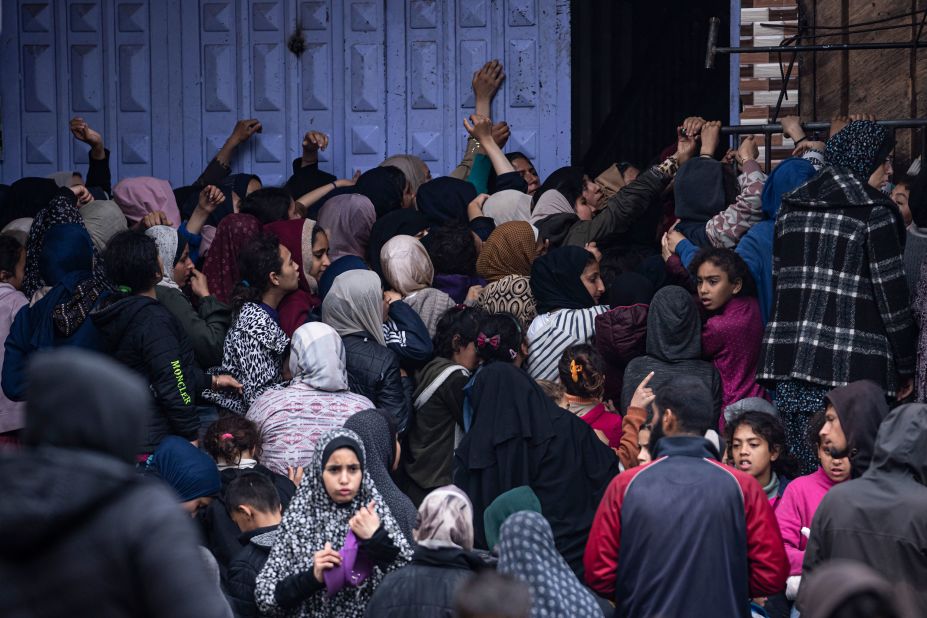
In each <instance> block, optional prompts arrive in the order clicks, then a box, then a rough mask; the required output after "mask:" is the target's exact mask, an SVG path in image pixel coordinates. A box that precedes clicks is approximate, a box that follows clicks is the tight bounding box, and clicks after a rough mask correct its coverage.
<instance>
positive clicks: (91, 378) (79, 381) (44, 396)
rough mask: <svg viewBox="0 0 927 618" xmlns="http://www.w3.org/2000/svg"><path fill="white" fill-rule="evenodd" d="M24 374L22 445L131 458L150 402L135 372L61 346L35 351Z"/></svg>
mask: <svg viewBox="0 0 927 618" xmlns="http://www.w3.org/2000/svg"><path fill="white" fill-rule="evenodd" d="M28 376H29V377H28V380H29V384H28V387H27V392H28V396H27V398H26V400H27V402H28V403H27V404H26V428H25V429H24V430H23V443H24V444H26V445H28V446H39V445H50V446H57V447H62V448H75V449H87V450H92V451H97V452H100V453H106V454H108V455H113V456H114V457H118V458H119V459H121V460H123V461H125V462H127V463H132V462H133V461H134V459H135V454H136V452H137V451H138V445H139V444H141V443H142V442H143V438H144V436H145V427H146V424H147V421H148V417H149V416H150V414H151V409H150V406H149V402H151V401H152V399H151V395H150V394H149V392H148V385H147V384H146V383H145V382H143V381H142V380H141V379H140V378H139V377H138V376H137V375H136V374H135V373H133V372H132V371H130V370H129V369H127V368H126V367H125V366H124V365H122V364H121V363H117V362H115V361H114V360H112V359H110V358H109V357H106V356H103V355H101V354H97V353H95V352H90V351H87V350H82V349H79V348H74V347H63V348H58V349H56V350H54V351H51V352H40V353H38V354H36V356H35V359H34V360H32V361H30V363H29V369H28Z"/></svg>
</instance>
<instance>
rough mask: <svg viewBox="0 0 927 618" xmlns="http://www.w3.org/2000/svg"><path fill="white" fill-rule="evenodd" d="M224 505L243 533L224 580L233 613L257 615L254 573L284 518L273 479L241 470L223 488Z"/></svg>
mask: <svg viewBox="0 0 927 618" xmlns="http://www.w3.org/2000/svg"><path fill="white" fill-rule="evenodd" d="M225 506H226V508H228V511H229V517H231V518H232V521H234V522H235V523H236V524H238V527H239V529H241V532H242V535H241V537H239V540H240V541H241V542H242V544H243V545H244V547H243V548H242V549H241V551H240V552H238V554H237V555H236V556H235V557H234V558H233V559H232V561H231V562H230V563H229V569H228V574H227V578H228V581H227V583H226V588H227V590H228V595H229V601H230V602H231V604H232V609H233V610H234V611H235V615H236V616H241V617H245V616H260V615H261V614H260V612H259V611H258V608H257V603H256V602H255V600H254V586H255V582H256V581H257V575H258V573H260V572H261V569H262V568H264V563H265V562H267V556H268V555H270V548H271V547H273V545H274V541H275V540H276V539H277V528H278V527H279V526H280V521H281V520H282V518H283V515H282V507H281V505H280V496H279V494H278V493H277V489H276V488H275V487H274V483H273V481H271V480H270V479H269V478H268V477H267V476H265V475H263V474H261V473H260V472H244V473H242V474H241V475H240V476H239V477H238V478H236V479H235V480H233V481H232V482H231V483H229V485H228V487H227V488H226V490H225Z"/></svg>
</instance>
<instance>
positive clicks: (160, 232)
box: [123, 219, 180, 290]
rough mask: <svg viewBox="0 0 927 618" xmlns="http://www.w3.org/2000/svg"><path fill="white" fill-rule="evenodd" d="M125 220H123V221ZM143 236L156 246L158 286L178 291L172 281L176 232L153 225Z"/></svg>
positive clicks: (165, 227)
mask: <svg viewBox="0 0 927 618" xmlns="http://www.w3.org/2000/svg"><path fill="white" fill-rule="evenodd" d="M123 220H125V219H123ZM145 236H148V237H149V238H152V239H154V241H155V244H156V245H158V255H159V256H161V268H162V269H163V270H162V272H161V281H159V282H158V285H163V286H165V287H169V288H174V289H175V290H179V289H180V286H179V285H177V283H176V282H175V281H174V258H175V257H176V256H177V244H178V243H179V239H178V238H177V230H175V229H174V228H172V227H171V226H169V225H153V226H151V227H150V228H148V229H147V230H145Z"/></svg>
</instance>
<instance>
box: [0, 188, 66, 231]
mask: <svg viewBox="0 0 927 618" xmlns="http://www.w3.org/2000/svg"><path fill="white" fill-rule="evenodd" d="M59 193H61V190H60V188H59V187H58V185H57V184H55V181H54V180H49V179H48V178H34V177H28V178H20V179H19V180H17V181H16V182H14V183H13V184H11V185H10V187H9V189H8V190H7V192H6V195H5V196H4V198H3V211H2V212H0V226H2V227H5V226H6V225H7V224H8V223H9V222H10V221H13V220H15V219H24V218H34V217H35V216H36V215H38V214H39V211H40V210H42V209H43V208H45V207H46V206H48V203H49V202H50V201H52V199H53V198H54V197H55V196H56V195H58V194H59Z"/></svg>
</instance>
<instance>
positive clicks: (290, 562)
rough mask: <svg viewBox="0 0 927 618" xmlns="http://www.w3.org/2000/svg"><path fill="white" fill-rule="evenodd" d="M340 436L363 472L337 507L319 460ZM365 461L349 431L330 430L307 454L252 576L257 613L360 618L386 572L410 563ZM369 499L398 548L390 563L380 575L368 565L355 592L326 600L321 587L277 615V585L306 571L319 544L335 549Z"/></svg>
mask: <svg viewBox="0 0 927 618" xmlns="http://www.w3.org/2000/svg"><path fill="white" fill-rule="evenodd" d="M345 438H347V439H348V440H350V441H353V443H354V445H355V446H356V447H357V448H356V451H355V452H358V455H359V457H358V458H359V459H360V463H361V467H362V468H363V479H362V480H361V486H360V490H359V491H358V492H357V495H356V496H355V497H354V500H352V501H351V503H350V504H346V505H338V504H335V503H334V502H333V501H332V499H331V498H330V497H329V495H328V492H327V491H325V483H324V481H323V480H322V469H323V467H324V465H325V462H324V461H322V458H323V453H324V452H325V451H326V450H327V449H326V447H327V446H328V445H329V444H331V443H332V442H333V441H334V440H336V439H345ZM352 448H353V447H352ZM365 460H366V454H365V448H364V444H363V442H362V441H361V439H360V437H359V436H358V435H357V434H356V433H354V432H353V431H351V430H349V429H343V428H342V429H333V430H332V431H329V432H327V433H325V434H324V435H322V436H321V437H320V438H319V441H318V443H317V445H316V449H315V452H314V453H313V455H312V463H311V465H310V466H309V468H307V469H306V476H305V477H304V478H303V481H302V483H300V485H299V489H297V490H296V495H295V496H294V497H293V499H292V500H291V501H290V506H289V507H288V508H287V510H286V513H284V515H283V521H282V522H280V528H279V529H278V530H277V540H276V542H275V543H274V546H273V548H272V549H271V550H270V555H269V556H268V557H267V562H266V563H265V564H264V568H263V569H261V572H260V573H259V574H258V576H257V582H256V586H255V589H254V597H255V600H256V601H257V605H258V609H259V610H260V611H261V612H262V613H264V614H272V615H275V616H279V615H285V616H292V617H295V618H303V617H307V618H308V617H309V616H313V617H316V616H319V617H324V616H331V617H333V618H334V617H339V618H341V617H348V618H353V617H357V618H360V617H361V616H363V615H364V610H365V609H366V607H367V603H368V602H369V601H370V598H371V597H372V596H373V592H374V590H375V589H376V587H377V586H378V585H379V583H380V582H381V581H382V580H383V577H384V576H385V575H386V573H388V572H390V571H393V570H395V569H397V568H399V567H401V566H402V565H404V564H405V563H407V562H408V561H409V560H410V559H411V557H412V548H411V547H410V545H409V542H408V541H406V538H405V536H404V535H403V534H402V532H401V531H400V530H399V526H398V524H397V523H396V519H395V518H394V517H393V514H392V512H391V511H390V509H389V506H388V505H387V504H386V503H385V502H384V501H383V498H382V496H381V495H380V492H379V491H378V489H377V487H376V485H375V484H374V482H373V479H372V478H371V477H370V473H369V472H368V470H367V465H366V463H365ZM371 500H373V501H374V502H375V503H376V509H377V513H378V514H379V516H380V522H381V525H382V526H383V528H384V529H385V530H386V532H387V534H389V536H390V539H392V541H393V543H394V544H395V545H396V546H397V547H398V548H399V556H398V557H397V558H396V560H394V561H393V563H392V564H390V566H389V567H387V569H386V571H383V570H381V569H380V567H374V569H373V572H372V573H371V575H370V577H368V578H367V579H365V580H364V581H363V582H362V583H361V584H360V586H358V587H356V588H355V587H352V586H345V587H344V588H342V589H341V590H340V591H339V592H338V593H337V594H336V595H335V596H333V597H331V598H328V597H327V596H326V592H325V589H324V588H323V589H321V590H319V591H317V592H315V593H314V594H313V595H312V596H310V597H309V598H308V599H307V600H306V601H305V602H303V603H302V604H301V605H300V606H299V607H297V608H295V609H294V610H291V611H289V612H285V611H283V610H282V608H280V607H279V606H278V605H277V599H276V596H275V591H276V588H277V584H278V583H280V582H282V581H283V580H284V579H286V578H287V577H289V576H290V575H294V574H296V573H300V572H305V571H311V570H312V558H313V555H314V554H315V552H317V551H319V550H320V549H322V548H323V547H325V543H331V545H332V547H333V548H334V549H335V550H336V551H337V550H339V549H341V547H342V545H343V544H344V538H345V535H346V534H347V531H348V521H349V520H350V519H351V517H353V516H354V514H355V513H357V511H358V510H359V509H360V508H361V507H362V506H366V505H367V504H368V503H369V502H370V501H371Z"/></svg>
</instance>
